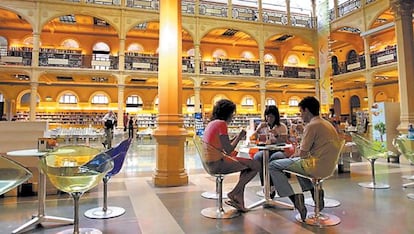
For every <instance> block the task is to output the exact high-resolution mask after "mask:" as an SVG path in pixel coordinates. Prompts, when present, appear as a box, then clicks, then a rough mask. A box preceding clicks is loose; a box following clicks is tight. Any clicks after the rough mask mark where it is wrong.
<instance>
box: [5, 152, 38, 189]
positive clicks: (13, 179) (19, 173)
mask: <svg viewBox="0 0 414 234" xmlns="http://www.w3.org/2000/svg"><path fill="white" fill-rule="evenodd" d="M30 177H32V173H31V172H30V171H29V170H27V169H26V168H25V167H23V166H22V165H20V164H18V163H16V162H14V161H12V160H10V159H8V158H6V157H2V156H0V195H3V194H5V193H7V192H8V191H10V190H12V189H13V188H15V187H17V186H19V185H21V184H22V183H24V182H25V181H27V180H28V179H29V178H30Z"/></svg>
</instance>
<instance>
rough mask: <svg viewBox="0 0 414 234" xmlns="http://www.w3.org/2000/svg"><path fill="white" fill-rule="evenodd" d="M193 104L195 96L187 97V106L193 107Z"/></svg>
mask: <svg viewBox="0 0 414 234" xmlns="http://www.w3.org/2000/svg"><path fill="white" fill-rule="evenodd" d="M194 104H195V98H194V96H191V97H189V98H188V99H187V107H190V106H192V107H194Z"/></svg>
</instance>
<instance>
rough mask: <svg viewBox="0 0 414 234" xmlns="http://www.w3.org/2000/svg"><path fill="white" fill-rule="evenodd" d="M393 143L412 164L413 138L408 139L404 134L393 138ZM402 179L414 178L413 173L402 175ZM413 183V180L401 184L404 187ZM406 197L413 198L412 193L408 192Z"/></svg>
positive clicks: (413, 160) (413, 158)
mask: <svg viewBox="0 0 414 234" xmlns="http://www.w3.org/2000/svg"><path fill="white" fill-rule="evenodd" d="M392 143H393V145H394V147H395V148H397V149H398V151H399V152H400V153H401V154H402V155H404V157H405V158H406V159H407V160H408V161H409V162H410V163H411V164H414V140H410V139H408V138H407V136H406V135H400V136H397V137H396V138H395V139H394V140H393V142H392ZM403 178H404V179H410V180H414V175H411V176H403ZM413 185H414V182H410V183H405V184H403V187H404V188H407V187H411V186H413ZM407 197H408V198H411V199H414V194H412V193H410V194H408V195H407Z"/></svg>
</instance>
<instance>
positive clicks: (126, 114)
mask: <svg viewBox="0 0 414 234" xmlns="http://www.w3.org/2000/svg"><path fill="white" fill-rule="evenodd" d="M128 121H129V114H128V113H124V132H126V130H127V127H128Z"/></svg>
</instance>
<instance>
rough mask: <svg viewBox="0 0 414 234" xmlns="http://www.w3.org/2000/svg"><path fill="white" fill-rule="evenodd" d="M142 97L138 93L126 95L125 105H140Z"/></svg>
mask: <svg viewBox="0 0 414 234" xmlns="http://www.w3.org/2000/svg"><path fill="white" fill-rule="evenodd" d="M142 103H143V102H142V99H141V97H140V96H138V95H131V96H129V97H127V100H126V107H142Z"/></svg>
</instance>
